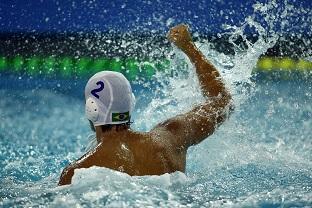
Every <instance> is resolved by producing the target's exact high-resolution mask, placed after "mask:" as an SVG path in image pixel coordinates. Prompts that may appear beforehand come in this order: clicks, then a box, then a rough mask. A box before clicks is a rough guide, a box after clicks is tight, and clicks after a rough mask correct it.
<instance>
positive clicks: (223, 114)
mask: <svg viewBox="0 0 312 208" xmlns="http://www.w3.org/2000/svg"><path fill="white" fill-rule="evenodd" d="M232 108H233V107H232V104H231V98H230V96H227V95H225V96H223V97H214V98H212V100H211V101H206V102H205V103H203V104H201V105H198V106H196V107H194V108H193V109H192V110H191V111H189V112H187V113H185V114H181V115H178V116H176V117H173V118H170V119H168V120H166V121H165V122H162V123H160V124H158V125H157V126H156V127H155V128H154V129H153V130H152V131H157V132H167V134H166V135H168V133H170V136H169V139H170V140H171V141H172V144H173V145H175V146H176V147H177V148H181V147H182V148H183V149H187V148H188V147H190V146H192V145H195V144H198V143H200V142H201V141H203V140H204V139H205V138H207V137H208V136H209V135H211V134H213V132H214V131H215V129H216V128H217V127H218V125H219V124H221V123H222V122H223V121H224V120H225V119H226V118H227V115H228V114H229V112H230V111H231V109H232Z"/></svg>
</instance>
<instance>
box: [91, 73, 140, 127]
mask: <svg viewBox="0 0 312 208" xmlns="http://www.w3.org/2000/svg"><path fill="white" fill-rule="evenodd" d="M85 99H86V108H85V113H86V116H87V118H88V120H90V121H91V122H92V124H93V125H94V126H103V125H112V124H128V123H129V122H130V117H131V112H132V110H133V108H134V105H135V97H134V95H133V93H132V89H131V86H130V83H129V81H128V80H127V79H126V77H125V76H124V75H123V74H121V73H119V72H113V71H102V72H98V73H96V74H95V75H93V76H92V77H91V78H90V79H89V81H88V83H87V85H86V88H85Z"/></svg>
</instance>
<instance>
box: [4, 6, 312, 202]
mask: <svg viewBox="0 0 312 208" xmlns="http://www.w3.org/2000/svg"><path fill="white" fill-rule="evenodd" d="M277 2H278V1H271V2H270V3H268V4H260V3H257V4H255V5H254V13H255V14H256V13H257V14H260V17H261V19H258V18H259V17H258V16H257V15H254V16H250V17H247V18H246V19H245V21H244V22H242V23H241V24H238V25H224V28H225V29H226V31H227V32H225V33H223V34H219V35H220V36H221V37H228V39H229V42H230V43H231V44H232V46H233V47H234V53H232V54H224V53H221V52H218V51H217V50H215V45H214V44H213V43H212V42H210V41H207V40H206V39H199V40H198V41H197V42H196V45H197V46H198V47H199V48H200V49H201V50H202V51H203V53H204V54H205V55H206V56H207V58H208V59H209V60H211V61H212V62H213V63H214V64H215V65H216V66H217V68H218V69H219V70H220V73H221V75H222V77H223V78H224V80H225V82H226V85H227V87H228V88H229V90H230V91H231V93H232V94H233V99H234V103H235V106H236V109H235V112H234V113H233V115H232V116H231V117H230V118H229V120H228V121H226V122H225V123H224V124H223V125H222V126H221V127H220V128H219V129H218V130H217V131H216V132H215V134H213V135H212V136H210V137H209V139H207V140H205V141H204V142H202V143H201V144H199V145H197V146H195V147H192V148H190V150H189V151H188V155H187V171H186V175H185V174H183V173H179V172H176V173H173V174H164V175H162V176H144V177H130V176H128V175H127V174H124V173H119V172H115V171H112V170H109V169H106V168H99V167H92V168H89V169H80V170H77V172H76V173H75V176H74V178H73V184H72V185H70V186H65V187H56V184H57V181H58V177H59V174H60V171H61V170H62V168H63V167H64V166H65V165H66V164H68V162H69V161H72V160H74V159H76V158H78V157H79V156H81V155H82V154H83V147H84V146H85V145H86V144H87V142H88V141H87V137H88V134H89V130H88V126H87V125H86V122H85V120H84V116H83V101H82V100H78V99H76V98H73V97H68V96H64V95H62V94H60V93H54V92H51V91H49V90H43V89H35V90H23V91H21V90H20V91H19V90H9V89H1V90H0V95H1V97H2V98H5V99H1V100H0V115H1V118H0V119H1V123H0V130H1V131H0V139H1V140H0V143H1V146H0V151H1V154H0V159H1V160H0V167H1V170H0V175H1V177H0V205H1V206H4V207H12V206H27V207H28V206H49V207H73V206H76V207H98V206H107V207H129V206H133V207H146V206H152V207H220V206H222V207H244V206H246V207H282V206H285V207H294V206H296V207H304V206H306V207H309V206H312V200H311V199H312V174H311V173H312V151H311V150H312V143H311V141H312V138H311V135H312V134H311V133H312V130H311V126H312V94H311V92H312V82H311V80H306V79H302V80H290V81H285V80H279V81H276V82H274V81H270V80H268V81H263V80H261V79H259V80H257V79H256V78H254V75H252V70H253V68H254V67H255V66H256V62H257V60H258V58H259V56H260V55H262V54H264V53H265V52H266V51H267V50H268V49H269V48H271V47H272V46H273V45H275V44H276V42H277V41H278V40H281V39H283V32H285V31H287V27H290V26H291V25H290V22H289V21H290V18H291V17H292V16H293V15H295V14H296V13H298V12H303V13H305V14H307V16H308V17H306V19H305V21H306V22H308V23H310V24H311V23H312V21H311V16H309V15H308V14H309V13H310V12H311V11H308V10H307V9H303V8H294V7H293V6H292V5H291V4H290V3H288V2H284V3H283V4H280V3H277ZM277 17H279V18H277ZM250 30H251V31H253V32H254V33H255V34H256V36H255V37H256V38H255V39H249V38H248V35H247V34H248V32H247V31H250ZM310 30H311V28H310ZM308 32H309V33H310V34H311V32H312V31H308ZM238 39H242V40H243V41H240V42H239V43H238V42H237V40H238ZM303 39H304V38H303ZM304 41H305V39H304ZM306 42H307V41H306ZM127 44H131V42H130V43H127ZM142 44H144V43H142ZM305 46H306V47H307V48H308V47H309V44H308V42H307V44H306V45H305ZM174 54H175V55H174ZM167 56H168V58H170V66H169V67H168V68H167V69H166V70H165V71H162V72H158V73H157V74H156V75H155V77H154V78H155V82H156V84H155V83H154V84H149V83H146V81H144V82H143V83H141V84H143V85H146V86H149V87H147V88H146V89H145V90H143V93H141V94H140V95H137V97H138V104H137V110H136V112H135V113H134V121H135V123H134V124H133V128H134V129H137V130H143V131H147V130H149V129H150V128H152V127H153V126H154V125H155V124H157V123H158V122H160V121H163V120H165V119H167V118H170V117H172V116H174V115H177V114H179V113H183V112H186V111H188V110H189V109H190V108H191V107H192V106H193V105H195V104H198V103H200V102H201V101H203V97H202V95H201V92H200V88H199V83H198V80H197V77H196V74H195V72H194V70H192V65H191V63H190V62H189V61H188V59H186V57H185V55H183V54H182V53H181V52H179V51H178V50H176V49H174V50H173V51H170V53H169V54H168V55H167ZM301 57H302V58H306V59H308V58H309V57H311V48H310V49H309V48H308V49H307V50H306V52H305V53H303V54H301ZM64 124H65V125H64Z"/></svg>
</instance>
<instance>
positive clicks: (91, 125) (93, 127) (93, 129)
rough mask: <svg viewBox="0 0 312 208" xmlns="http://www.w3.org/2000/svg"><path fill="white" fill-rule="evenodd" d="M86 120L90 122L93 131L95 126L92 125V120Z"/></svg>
mask: <svg viewBox="0 0 312 208" xmlns="http://www.w3.org/2000/svg"><path fill="white" fill-rule="evenodd" d="M88 121H89V123H90V128H91V130H92V131H94V132H95V128H94V125H93V123H92V121H90V120H88Z"/></svg>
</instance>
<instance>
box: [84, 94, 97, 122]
mask: <svg viewBox="0 0 312 208" xmlns="http://www.w3.org/2000/svg"><path fill="white" fill-rule="evenodd" d="M85 113H86V116H87V118H88V119H89V120H90V121H92V122H93V123H94V122H96V121H97V120H98V118H99V107H98V105H97V103H96V102H95V100H94V99H93V98H91V97H89V98H88V99H87V101H86V108H85Z"/></svg>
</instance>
